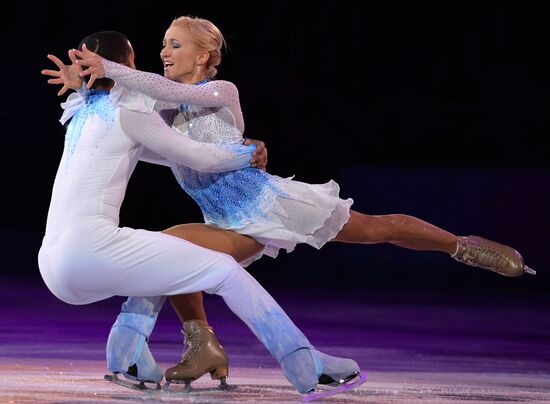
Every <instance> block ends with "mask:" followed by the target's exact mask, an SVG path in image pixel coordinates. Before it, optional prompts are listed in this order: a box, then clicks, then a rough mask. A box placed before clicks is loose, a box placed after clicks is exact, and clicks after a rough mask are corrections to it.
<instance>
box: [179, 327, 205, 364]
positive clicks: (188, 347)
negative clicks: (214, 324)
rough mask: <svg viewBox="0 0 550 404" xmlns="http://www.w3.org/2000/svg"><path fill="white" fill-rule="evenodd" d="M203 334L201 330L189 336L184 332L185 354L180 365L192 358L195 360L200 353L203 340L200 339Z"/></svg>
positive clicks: (194, 331)
mask: <svg viewBox="0 0 550 404" xmlns="http://www.w3.org/2000/svg"><path fill="white" fill-rule="evenodd" d="M202 332H203V331H202V330H201V329H200V328H199V329H196V330H193V332H191V333H190V334H189V335H187V334H185V332H184V331H182V334H183V344H184V346H185V352H184V353H183V355H182V357H181V360H180V363H184V362H185V361H187V360H191V358H193V356H194V355H195V354H196V353H197V352H198V351H199V349H200V340H201V338H200V337H201V333H202Z"/></svg>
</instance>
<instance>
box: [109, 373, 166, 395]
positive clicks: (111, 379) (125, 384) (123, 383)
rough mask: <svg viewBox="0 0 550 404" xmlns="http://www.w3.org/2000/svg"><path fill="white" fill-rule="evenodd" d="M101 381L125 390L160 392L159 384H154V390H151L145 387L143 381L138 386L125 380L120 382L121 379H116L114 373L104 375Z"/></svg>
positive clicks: (116, 376)
mask: <svg viewBox="0 0 550 404" xmlns="http://www.w3.org/2000/svg"><path fill="white" fill-rule="evenodd" d="M103 379H104V380H107V381H108V382H111V383H114V384H118V385H119V386H122V387H126V388H128V389H132V390H137V391H144V392H147V393H151V392H158V391H160V384H159V383H156V387H155V388H151V387H148V386H147V385H145V382H144V381H140V382H139V384H138V383H132V382H128V381H126V380H121V379H119V378H118V375H117V374H116V373H113V374H112V375H105V376H103ZM151 383H154V382H151Z"/></svg>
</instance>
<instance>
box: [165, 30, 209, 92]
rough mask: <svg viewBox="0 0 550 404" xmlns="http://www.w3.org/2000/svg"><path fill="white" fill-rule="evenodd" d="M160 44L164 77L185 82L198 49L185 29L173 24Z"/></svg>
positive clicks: (192, 68) (195, 59) (192, 67)
mask: <svg viewBox="0 0 550 404" xmlns="http://www.w3.org/2000/svg"><path fill="white" fill-rule="evenodd" d="M162 45H163V47H162V50H161V52H160V58H161V59H162V62H163V64H164V77H166V78H168V79H170V80H175V81H179V82H185V81H186V79H188V78H190V77H191V76H192V75H193V73H194V68H195V63H196V61H197V58H198V56H199V54H200V53H201V52H200V50H199V49H198V48H197V47H196V45H195V44H194V43H193V41H192V40H191V37H190V35H189V33H188V32H187V30H185V29H184V28H181V27H174V26H172V27H170V28H168V30H167V31H166V34H165V35H164V39H163V41H162Z"/></svg>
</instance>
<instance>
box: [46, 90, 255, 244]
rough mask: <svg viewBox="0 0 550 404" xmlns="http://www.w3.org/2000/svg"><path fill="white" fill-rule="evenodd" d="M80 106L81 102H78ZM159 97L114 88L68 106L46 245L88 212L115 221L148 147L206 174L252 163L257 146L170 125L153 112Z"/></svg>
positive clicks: (92, 94) (70, 101)
mask: <svg viewBox="0 0 550 404" xmlns="http://www.w3.org/2000/svg"><path fill="white" fill-rule="evenodd" d="M74 104H78V105H76V106H75V105H74ZM154 104H155V101H154V100H152V99H150V98H148V97H146V96H144V95H141V94H138V93H135V92H132V91H128V90H124V89H122V88H120V87H119V88H115V89H114V90H113V91H111V94H110V95H109V94H108V93H106V92H102V91H92V92H91V93H90V94H89V95H88V96H87V97H86V99H85V101H84V103H83V102H82V96H81V95H78V94H74V97H72V99H71V97H69V99H68V101H67V103H65V104H64V106H65V109H66V110H70V111H71V113H69V114H64V117H63V119H64V120H66V119H68V117H69V116H70V114H72V113H74V116H73V117H72V120H71V122H70V124H69V126H68V128H67V134H66V138H65V147H64V151H63V156H62V159H61V163H60V165H59V168H58V171H57V175H56V178H55V183H54V187H53V193H52V199H51V203H50V208H49V212H48V220H47V226H46V235H45V238H44V243H45V244H48V243H53V242H55V240H56V239H57V237H58V236H59V234H61V233H62V232H63V231H64V230H65V229H66V228H67V227H68V226H70V225H71V223H73V222H74V221H76V220H77V219H78V218H81V217H85V216H94V215H99V216H104V217H107V218H109V219H110V220H111V221H112V222H113V223H115V225H118V222H119V211H120V206H121V204H122V201H123V199H124V194H125V191H126V187H127V184H128V181H129V179H130V176H131V175H132V172H133V170H134V168H135V166H136V164H137V162H138V159H139V158H140V155H141V153H142V151H143V149H144V148H147V149H148V150H150V151H152V152H153V153H155V154H157V155H160V156H162V157H164V158H167V159H169V160H172V161H177V162H179V163H180V164H184V165H186V166H189V167H192V168H193V169H195V170H198V171H204V172H225V171H231V170H237V169H240V168H244V167H248V166H249V165H250V163H249V162H250V159H251V157H252V156H251V153H252V151H253V150H254V147H251V146H242V145H225V146H220V145H214V144H206V143H199V142H195V141H193V140H191V139H190V138H189V137H187V136H182V135H181V133H178V132H176V131H174V130H173V129H171V128H169V127H168V126H167V125H166V124H165V122H164V121H163V120H162V118H161V117H160V116H159V115H158V114H157V113H156V112H154V110H153V107H154Z"/></svg>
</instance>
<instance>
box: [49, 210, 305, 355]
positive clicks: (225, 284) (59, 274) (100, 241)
mask: <svg viewBox="0 0 550 404" xmlns="http://www.w3.org/2000/svg"><path fill="white" fill-rule="evenodd" d="M39 267H40V273H41V274H42V277H43V279H44V282H45V283H46V285H47V286H48V287H49V289H50V290H51V291H52V293H53V294H54V295H56V296H57V297H58V298H59V299H61V300H63V301H65V302H67V303H69V304H88V303H92V302H96V301H99V300H103V299H107V298H109V297H112V296H115V295H118V296H134V297H139V296H144V297H145V296H160V295H178V294H185V293H193V292H198V291H205V292H207V293H212V294H216V295H220V296H221V297H222V298H223V299H224V300H225V302H226V303H227V305H228V306H229V308H230V309H231V310H232V311H233V312H234V313H235V314H236V315H237V316H238V317H239V318H241V320H243V321H244V322H245V324H247V325H248V326H249V327H250V329H251V330H252V331H253V332H254V334H255V335H256V336H257V337H258V338H259V339H260V340H261V341H262V342H263V343H264V345H265V346H266V347H267V349H268V350H269V351H270V352H271V353H272V354H273V356H274V357H275V358H276V359H277V360H280V359H282V358H283V357H284V356H286V355H287V354H289V353H290V352H293V351H295V350H296V349H299V348H304V347H311V344H310V343H309V341H308V340H307V338H306V337H305V336H304V335H303V334H302V332H301V331H300V330H299V329H298V328H297V327H296V326H295V325H294V323H293V322H292V321H291V320H290V318H288V316H287V315H286V313H285V312H284V311H283V310H282V308H281V307H280V306H279V305H278V304H277V302H275V300H274V299H273V298H272V297H271V296H270V295H269V293H267V291H266V290H265V289H264V288H263V287H262V286H261V285H260V284H259V283H258V282H257V281H256V280H255V279H254V278H253V277H252V276H251V275H250V274H249V273H248V272H246V270H244V269H243V268H242V267H241V266H240V265H239V264H238V263H237V262H236V261H235V260H234V259H233V258H232V257H231V256H229V255H226V254H223V253H219V252H215V251H211V250H208V249H206V248H203V247H200V246H197V245H195V244H193V243H190V242H188V241H185V240H182V239H179V238H177V237H173V236H170V235H167V234H164V233H160V232H150V231H146V230H135V229H130V228H127V227H124V228H118V227H116V226H115V225H114V223H113V222H112V221H111V220H110V219H109V218H106V217H101V216H89V217H85V218H81V219H79V220H78V221H77V222H76V223H74V224H73V225H72V226H70V229H68V230H67V231H65V232H63V234H62V235H61V236H60V237H59V238H57V239H56V240H55V241H54V242H53V243H52V242H45V243H44V244H43V245H42V248H41V249H40V252H39Z"/></svg>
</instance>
